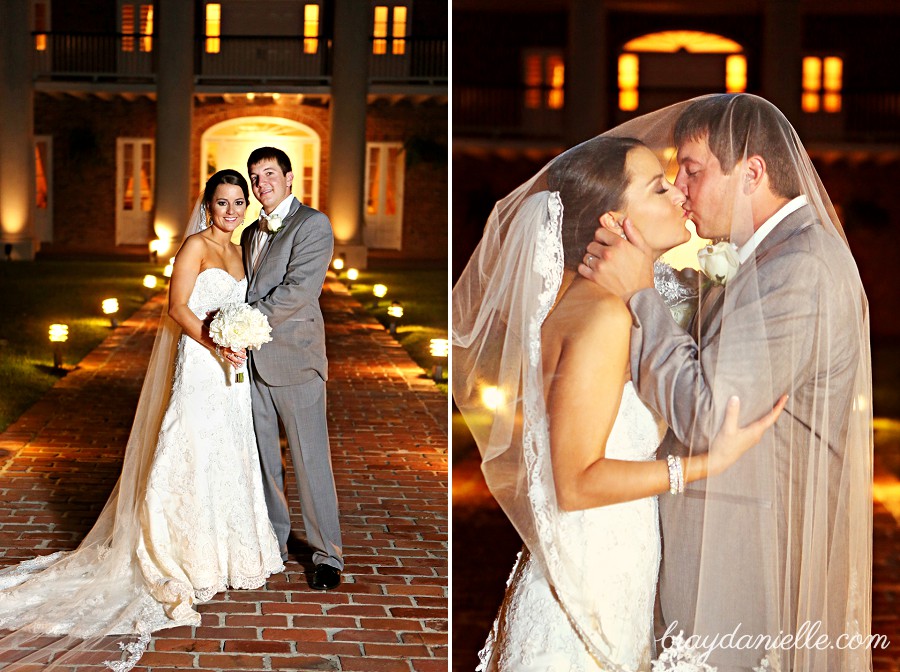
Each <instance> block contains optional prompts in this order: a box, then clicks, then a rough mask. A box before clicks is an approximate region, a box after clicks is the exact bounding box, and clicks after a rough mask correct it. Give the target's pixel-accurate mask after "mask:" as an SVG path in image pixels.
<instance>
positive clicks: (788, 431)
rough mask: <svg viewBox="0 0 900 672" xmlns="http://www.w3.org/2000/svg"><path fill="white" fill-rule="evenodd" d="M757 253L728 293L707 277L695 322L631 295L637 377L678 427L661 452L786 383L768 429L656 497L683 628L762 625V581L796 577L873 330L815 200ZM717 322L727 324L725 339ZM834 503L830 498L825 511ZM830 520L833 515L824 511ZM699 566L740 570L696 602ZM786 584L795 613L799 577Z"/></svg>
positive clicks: (674, 606)
mask: <svg viewBox="0 0 900 672" xmlns="http://www.w3.org/2000/svg"><path fill="white" fill-rule="evenodd" d="M756 267H757V272H756V273H752V272H744V273H742V272H741V271H739V272H738V273H737V275H736V276H735V277H734V278H733V279H732V280H731V282H730V283H729V287H728V292H727V294H726V293H725V292H724V291H723V290H722V289H721V288H718V287H716V288H713V289H711V290H708V291H707V292H706V295H705V296H702V297H701V304H700V308H699V310H698V312H697V315H696V316H695V318H694V321H693V323H692V327H691V329H690V330H689V331H690V333H689V332H685V331H684V330H682V329H680V328H679V327H678V326H677V325H676V324H675V322H674V321H673V320H672V318H671V316H670V313H669V310H668V308H667V307H666V305H665V303H664V302H663V301H662V299H661V297H660V296H659V294H657V293H656V292H655V291H653V290H644V291H642V292H639V293H638V294H636V295H635V296H634V297H633V298H632V300H631V302H630V308H631V311H632V314H633V317H634V327H633V329H632V335H631V370H632V377H633V380H634V382H635V385H636V387H637V390H638V392H639V394H640V396H641V398H642V399H643V400H644V401H645V402H646V403H647V404H648V405H649V406H650V407H651V408H653V409H654V410H655V411H657V412H658V413H659V414H660V415H661V416H662V417H663V418H664V419H665V421H666V422H667V424H668V425H669V427H670V430H669V432H668V434H667V435H666V437H665V439H664V441H663V444H662V446H661V447H660V455H661V456H665V455H666V454H670V453H671V454H676V455H685V454H687V453H688V451H687V449H686V447H685V444H687V445H690V446H691V448H692V449H693V450H694V452H705V451H706V450H708V447H709V442H710V441H711V439H712V438H713V437H714V436H715V433H716V432H717V430H718V429H719V427H720V425H721V421H722V417H723V414H724V408H725V402H726V400H727V399H728V397H730V396H731V395H734V394H736V395H738V396H739V397H740V399H741V424H746V423H747V422H749V421H750V420H753V419H755V418H757V417H759V416H761V415H762V414H763V413H765V412H766V411H768V410H770V409H771V407H772V404H773V403H774V402H775V401H776V400H777V398H778V397H779V396H780V395H782V394H784V393H788V394H790V395H791V398H790V400H789V402H788V406H787V408H786V410H785V412H784V413H782V415H781V416H780V417H779V419H778V421H777V423H776V425H775V427H774V432H772V431H770V432H768V433H767V436H766V437H764V441H763V443H762V444H761V445H760V446H757V447H755V448H753V449H751V451H750V452H749V453H748V454H747V455H745V456H744V457H743V458H741V460H739V461H738V462H737V463H736V464H735V465H734V466H733V467H732V468H731V469H729V470H728V471H726V472H725V474H723V475H721V476H719V477H717V479H716V481H715V482H714V484H709V485H708V482H707V481H698V482H695V483H693V484H690V485H688V486H687V490H686V492H685V495H684V496H679V497H673V496H670V495H663V496H661V497H660V519H661V524H662V533H663V545H664V549H663V564H662V568H661V571H660V602H661V607H662V612H663V618H664V620H665V622H666V624H671V623H672V622H673V621H676V620H677V621H678V628H677V629H676V632H677V630H680V629H684V630H685V633H686V634H690V633H692V632H695V631H696V630H700V631H706V630H708V629H709V627H708V626H710V624H714V625H715V626H717V627H718V633H719V634H720V635H722V634H725V633H728V632H731V630H732V628H733V626H734V625H735V624H736V622H742V630H741V632H743V633H751V634H754V635H756V634H764V632H765V631H764V629H765V627H766V625H765V624H764V623H763V622H761V620H763V619H762V617H761V616H760V617H758V618H757V617H754V616H753V615H752V614H749V612H752V611H753V610H754V605H756V607H757V608H756V611H757V613H760V612H762V611H764V609H765V608H764V607H760V605H759V601H760V599H761V596H760V592H759V590H760V588H761V585H762V584H761V583H759V582H763V581H764V582H767V583H768V584H771V582H772V581H775V582H779V585H782V586H784V585H793V586H796V585H797V584H796V577H797V576H798V573H799V565H800V561H801V558H802V554H803V540H802V539H801V538H800V537H799V536H798V535H799V532H800V528H801V525H800V524H799V520H798V516H802V515H803V497H804V494H805V485H806V479H807V477H808V473H809V472H808V470H807V467H808V464H809V460H810V458H811V457H812V455H811V452H813V450H814V448H815V447H816V446H821V445H822V444H823V443H824V445H825V446H826V447H827V452H826V455H827V459H826V460H825V462H826V463H827V464H828V467H826V471H827V476H826V477H827V478H828V479H829V481H832V480H833V479H836V478H837V477H838V476H839V474H840V468H841V460H842V451H843V449H844V438H845V436H846V433H847V422H848V416H849V410H850V406H851V403H852V401H853V400H852V399H851V396H852V394H851V393H852V390H853V389H854V385H853V383H854V376H855V375H856V372H857V364H858V362H859V357H860V352H859V344H860V343H861V342H863V341H861V338H864V337H865V336H863V335H861V334H860V333H859V327H860V324H859V319H858V316H859V314H860V306H861V305H862V302H863V301H864V294H863V291H862V286H861V284H860V281H859V275H858V273H857V270H856V265H855V263H854V261H853V258H852V256H851V255H850V252H849V250H848V248H847V246H846V245H845V244H844V243H843V241H841V240H839V239H837V238H836V237H834V236H832V235H829V234H828V232H827V231H826V230H825V229H824V227H823V225H822V224H821V223H820V222H819V221H818V220H817V219H815V218H814V217H813V214H812V211H811V209H810V208H809V207H803V208H800V209H799V210H797V211H796V212H794V213H792V214H790V215H788V216H787V217H786V218H785V219H784V220H783V221H782V222H781V223H779V224H778V226H776V227H775V229H773V230H772V231H771V232H770V233H769V235H768V236H767V237H766V238H765V239H764V240H763V241H762V243H761V244H760V246H759V248H757V250H756ZM743 268H745V267H742V269H743ZM726 302H727V310H726V311H723V306H724V305H725V304H726ZM723 313H724V314H725V315H727V318H725V319H724V324H723ZM837 325H840V326H837ZM723 331H727V333H728V334H729V335H728V337H727V338H725V339H723V338H722V334H723ZM770 371H771V377H769V375H768V372H770ZM825 381H827V386H826V385H825V384H824V383H825ZM713 383H714V384H713ZM823 409H827V411H826V412H827V413H828V415H827V422H825V421H823V418H822V413H823ZM826 433H827V434H826ZM754 451H756V452H754ZM765 460H769V462H765ZM763 464H768V466H764V467H761V465H763ZM819 464H821V462H819ZM772 473H774V474H775V475H776V476H775V478H774V479H772V478H771V476H765V477H764V478H762V479H760V474H769V475H771V474H772ZM761 480H762V481H765V480H769V481H771V480H774V481H776V482H774V483H766V482H762V483H761V482H760V481H761ZM710 483H712V482H710ZM834 485H835V486H836V485H837V484H836V483H834ZM837 489H838V488H837V487H833V488H831V489H830V490H829V492H836V491H837ZM713 490H715V492H713ZM707 500H709V501H710V502H711V503H710V504H709V505H707ZM834 504H835V503H834V502H828V509H829V516H833V514H834ZM710 512H713V514H712V515H713V516H714V518H715V519H716V520H715V521H714V522H712V523H711V522H710V521H709V520H707V521H706V522H707V523H708V524H710V525H714V529H715V530H716V535H718V536H717V538H715V539H711V538H710V536H709V534H708V530H709V529H711V528H709V527H707V528H706V529H704V519H705V517H707V518H708V517H709V516H710ZM789 519H790V520H789ZM728 521H730V523H731V524H724V525H723V522H728ZM759 521H763V523H764V524H763V525H758V524H757V523H758V522H759ZM831 522H832V519H831V517H829V520H828V521H827V522H825V523H824V524H826V525H830V524H831ZM771 529H776V530H777V549H778V550H777V552H776V553H772V554H771V556H773V557H768V558H760V557H758V556H757V555H756V554H755V550H756V549H760V548H775V546H776V544H775V542H774V541H773V540H771V539H768V538H767V539H761V538H760V536H759V535H765V534H766V532H765V530H771ZM788 529H790V530H791V537H792V539H791V540H788V539H787V530H788ZM829 529H830V528H829ZM705 532H706V533H707V536H706V538H704V533H705ZM789 542H790V543H789ZM701 544H702V547H703V558H702V561H701V553H700V551H701ZM776 555H777V556H778V557H774V556H776ZM806 561H807V562H809V558H806ZM701 566H702V567H703V570H702V571H703V572H704V576H707V575H709V574H706V573H711V574H714V573H716V572H721V577H722V578H723V579H724V578H725V577H734V578H735V580H734V581H733V583H732V584H729V583H728V581H727V580H726V581H723V582H721V583H720V584H719V586H718V587H719V588H720V589H721V588H723V587H727V590H728V594H719V595H716V596H712V595H710V594H709V593H706V594H703V593H701V600H702V604H701V605H700V606H699V607H698V602H697V600H698V591H699V590H701V588H700V586H699V579H698V574H699V572H700V568H701ZM786 568H787V569H786ZM738 577H740V578H738ZM741 579H743V580H741ZM786 581H788V582H790V584H786V583H785V582H786ZM704 583H705V582H704ZM708 588H709V586H708V585H704V588H703V589H704V590H706V589H708ZM785 592H786V593H788V600H789V603H788V605H787V608H788V609H790V610H791V611H790V613H792V614H793V611H794V609H795V608H796V602H795V600H796V594H795V591H791V590H788V591H785ZM745 593H746V594H745ZM716 604H718V605H719V606H718V607H717V606H715V605H716ZM736 605H747V609H744V610H743V611H742V606H736ZM770 606H771V608H772V609H775V610H778V611H781V610H782V608H783V606H784V605H783V604H778V605H770ZM698 608H699V609H700V611H696V610H697V609H698ZM716 609H721V612H720V613H715V612H716ZM695 612H696V613H700V614H703V621H704V623H705V624H706V625H705V626H703V625H697V626H696V629H695ZM729 619H731V620H733V621H735V622H734V623H732V622H731V621H730V620H729ZM754 621H756V622H754ZM791 627H793V624H791V625H789V626H788V628H791ZM760 629H763V632H760V631H759V630H760ZM786 632H787V629H786ZM698 634H704V633H703V632H700V633H698ZM775 634H777V633H775ZM741 653H742V652H737V653H734V652H729V653H727V654H725V656H726V660H724V661H721V662H725V664H726V666H727V665H746V664H748V663H753V664H758V662H759V657H758V656H757V657H756V658H755V659H754V658H753V657H752V656H753V654H754V652H743V656H744V657H743V659H741ZM713 661H714V658H713V659H711V660H710V662H713ZM720 669H723V668H721V667H720ZM726 669H731V668H730V667H726Z"/></svg>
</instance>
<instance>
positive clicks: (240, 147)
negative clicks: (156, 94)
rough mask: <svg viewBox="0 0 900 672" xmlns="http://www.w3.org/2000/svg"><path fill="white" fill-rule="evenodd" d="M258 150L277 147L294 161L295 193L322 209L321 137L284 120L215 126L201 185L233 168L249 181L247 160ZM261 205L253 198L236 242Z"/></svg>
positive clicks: (206, 142)
mask: <svg viewBox="0 0 900 672" xmlns="http://www.w3.org/2000/svg"><path fill="white" fill-rule="evenodd" d="M257 147H277V148H278V149H281V150H283V151H284V152H285V153H286V154H287V155H288V158H290V160H291V169H292V171H293V173H294V183H293V186H292V188H291V192H292V193H293V194H294V196H296V197H297V198H298V199H299V200H300V201H301V202H303V203H304V204H306V205H308V206H310V207H312V208H316V209H318V207H319V164H320V150H321V141H320V139H319V135H318V134H317V133H316V132H315V131H314V130H313V129H311V128H310V127H309V126H306V125H305V124H301V123H299V122H297V121H292V120H290V119H282V118H280V117H239V118H237V119H229V120H228V121H223V122H221V123H219V124H216V125H214V126H211V127H210V128H209V129H208V130H207V131H206V132H205V133H204V134H203V138H202V140H201V142H200V167H201V169H200V184H199V185H198V189H202V188H203V185H204V184H205V183H206V180H208V179H209V177H210V176H211V175H212V174H213V173H215V172H216V171H217V170H222V169H224V168H233V169H234V170H237V171H240V173H241V174H242V175H243V176H244V177H245V178H247V180H248V182H249V179H250V178H249V176H248V175H247V157H248V156H250V152H252V151H253V150H254V149H256V148H257ZM259 207H260V206H259V202H258V201H257V200H256V199H255V198H254V197H253V196H252V194H251V196H250V203H249V204H248V207H247V217H246V220H245V223H244V226H242V227H239V228H238V229H237V230H236V231H235V232H234V235H233V236H232V240H234V241H235V242H237V241H238V240H240V235H241V231H242V230H243V229H244V228H245V227H246V226H247V225H248V224H252V223H253V222H254V221H255V220H256V218H257V215H259Z"/></svg>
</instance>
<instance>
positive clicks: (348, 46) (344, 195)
mask: <svg viewBox="0 0 900 672" xmlns="http://www.w3.org/2000/svg"><path fill="white" fill-rule="evenodd" d="M363 8H366V9H363ZM368 8H369V5H367V4H365V5H364V4H363V3H360V2H359V0H336V1H335V4H334V54H333V59H332V63H333V71H332V77H331V157H330V163H329V173H328V213H327V214H328V216H329V217H330V218H331V223H332V225H333V226H334V243H335V245H334V247H335V249H334V253H335V256H337V255H339V254H344V256H345V258H346V263H347V265H348V267H350V266H352V267H356V268H365V266H366V248H365V245H364V244H363V236H362V231H363V226H364V223H365V219H364V217H363V201H364V198H365V185H364V184H363V182H364V180H365V162H366V93H367V90H368V78H369V66H368V63H369V33H370V26H369V20H370V18H371V12H370V11H369V10H368Z"/></svg>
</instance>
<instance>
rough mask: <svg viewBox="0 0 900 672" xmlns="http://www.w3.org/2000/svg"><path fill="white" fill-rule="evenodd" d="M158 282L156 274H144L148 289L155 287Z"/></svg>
mask: <svg viewBox="0 0 900 672" xmlns="http://www.w3.org/2000/svg"><path fill="white" fill-rule="evenodd" d="M156 283H157V278H156V276H155V275H145V276H144V287H146V288H147V289H155V288H156Z"/></svg>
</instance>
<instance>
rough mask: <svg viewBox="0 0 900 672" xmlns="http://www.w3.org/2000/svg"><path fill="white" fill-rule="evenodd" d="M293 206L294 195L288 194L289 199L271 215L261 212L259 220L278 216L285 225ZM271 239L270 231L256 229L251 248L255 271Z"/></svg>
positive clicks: (280, 204) (252, 264) (260, 228)
mask: <svg viewBox="0 0 900 672" xmlns="http://www.w3.org/2000/svg"><path fill="white" fill-rule="evenodd" d="M293 204H294V195H293V194H288V195H287V198H285V199H284V200H283V201H282V202H281V203H279V204H278V206H277V207H276V208H275V209H274V210H272V212H271V213H270V214H269V215H266V212H265V210H260V211H259V218H260V219H263V218H265V219H268V218H269V217H275V216H276V215H277V216H279V217H281V221H282V223H283V222H284V220H285V218H286V217H287V216H288V213H289V212H290V211H291V206H293ZM282 225H283V224H282ZM269 238H271V236H270V235H269V233H268V231H264V230H263V228H262V227H261V226H260V227H258V228H257V229H256V233H254V234H253V243H252V245H251V247H250V261H251V266H252V267H253V268H254V269H255V268H256V262H257V260H258V259H259V255H260V253H261V252H262V251H263V249H264V248H265V246H266V243H267V242H269V241H268V239H269Z"/></svg>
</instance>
